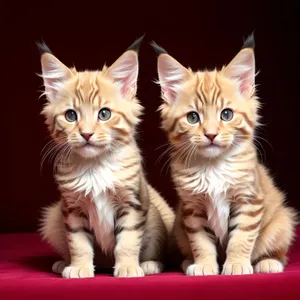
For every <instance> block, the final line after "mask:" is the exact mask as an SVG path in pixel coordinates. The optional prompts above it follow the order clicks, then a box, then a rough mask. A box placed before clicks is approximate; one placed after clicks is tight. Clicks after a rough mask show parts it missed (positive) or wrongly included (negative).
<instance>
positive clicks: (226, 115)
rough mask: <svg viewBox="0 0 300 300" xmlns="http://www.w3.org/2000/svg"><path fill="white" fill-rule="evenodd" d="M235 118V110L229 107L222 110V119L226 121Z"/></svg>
mask: <svg viewBox="0 0 300 300" xmlns="http://www.w3.org/2000/svg"><path fill="white" fill-rule="evenodd" d="M232 118H233V111H232V110H231V109H229V108H225V109H223V110H222V112H221V119H222V120H223V121H225V122H229V121H231V120H232Z"/></svg>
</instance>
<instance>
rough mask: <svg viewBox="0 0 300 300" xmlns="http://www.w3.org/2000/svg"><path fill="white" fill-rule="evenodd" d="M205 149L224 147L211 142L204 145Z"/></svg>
mask: <svg viewBox="0 0 300 300" xmlns="http://www.w3.org/2000/svg"><path fill="white" fill-rule="evenodd" d="M204 148H206V149H218V148H224V147H223V146H220V145H217V144H215V143H214V142H211V143H210V144H209V145H207V146H205V147H204Z"/></svg>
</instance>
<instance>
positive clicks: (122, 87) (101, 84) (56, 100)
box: [39, 38, 142, 158]
mask: <svg viewBox="0 0 300 300" xmlns="http://www.w3.org/2000/svg"><path fill="white" fill-rule="evenodd" d="M141 41H142V38H140V39H138V40H137V41H136V42H135V43H134V44H133V45H132V46H130V47H129V48H128V49H127V51H126V52H124V53H123V54H122V55H121V56H120V57H119V58H118V59H117V60H116V61H115V62H114V63H113V64H112V65H111V66H110V67H106V66H104V67H103V69H102V70H101V71H84V72H79V71H77V70H76V69H75V68H68V67H67V66H65V65H64V64H63V63H62V62H60V61H59V60H58V59H57V58H56V57H55V56H54V55H53V54H52V53H51V51H50V50H49V48H48V47H47V46H46V45H45V44H39V48H40V51H41V64H42V77H43V80H44V85H45V92H44V94H45V95H46V97H47V100H48V101H47V104H46V105H45V107H44V109H43V111H42V114H43V115H44V116H45V117H46V124H47V125H48V128H49V131H50V133H51V135H52V137H53V139H54V140H55V141H56V142H57V143H59V144H61V145H64V146H65V147H66V148H68V149H69V150H70V151H73V152H76V153H78V154H79V155H81V156H82V157H86V158H88V157H96V156H99V155H101V154H103V153H104V152H109V151H116V149H118V148H119V147H121V146H122V145H125V144H128V143H129V142H130V141H131V140H132V139H133V137H134V133H135V127H136V125H137V124H138V123H139V116H140V115H141V112H142V106H141V105H140V104H139V102H138V100H137V99H136V98H135V95H136V91H137V78H138V53H137V52H138V48H139V45H140V43H141Z"/></svg>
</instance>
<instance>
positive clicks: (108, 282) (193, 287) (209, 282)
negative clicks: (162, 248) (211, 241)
mask: <svg viewBox="0 0 300 300" xmlns="http://www.w3.org/2000/svg"><path fill="white" fill-rule="evenodd" d="M55 260H56V257H55V255H54V253H53V251H52V250H51V249H50V248H49V247H48V246H47V245H45V244H44V243H42V242H41V241H40V238H39V236H38V235H37V234H3V235H0V299H1V300H15V299H22V300H25V299H30V300H35V299H43V300H48V299H49V300H50V299H52V300H53V299H64V300H68V299H70V300H71V299H72V300H76V299H88V300H94V299H105V300H109V299H120V298H121V299H131V300H135V299H139V300H140V299H143V300H148V299H151V300H153V299H172V300H176V299H189V300H192V299H222V300H226V299H230V300H234V299H239V300H241V299H242V300H248V299H251V300H253V299H255V300H258V299H264V300H265V299H273V300H274V299H280V300H282V299H298V300H299V299H300V228H299V230H298V238H297V240H296V242H295V244H294V246H293V247H292V249H291V253H290V263H289V264H288V266H287V268H286V270H285V272H284V273H281V274H271V275H269V274H266V275H265V274H260V275H247V276H221V275H219V276H207V277H187V276H184V275H183V274H182V273H180V272H165V273H163V274H159V275H152V276H147V277H144V278H132V279H123V278H114V277H112V276H111V275H105V274H97V275H96V277H95V278H91V279H63V278H60V277H59V276H57V275H55V274H53V273H51V266H52V263H53V262H54V261H55Z"/></svg>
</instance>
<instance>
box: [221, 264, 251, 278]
mask: <svg viewBox="0 0 300 300" xmlns="http://www.w3.org/2000/svg"><path fill="white" fill-rule="evenodd" d="M222 274H223V275H247V274H253V267H252V265H251V263H250V261H236V262H225V264H224V266H223V272H222Z"/></svg>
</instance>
